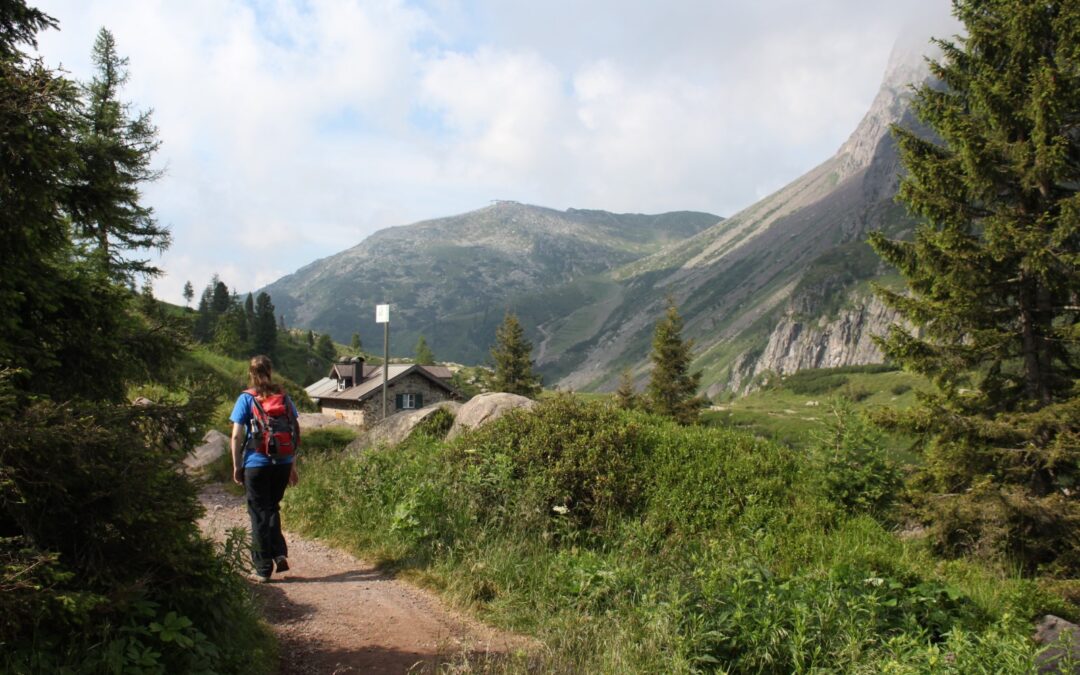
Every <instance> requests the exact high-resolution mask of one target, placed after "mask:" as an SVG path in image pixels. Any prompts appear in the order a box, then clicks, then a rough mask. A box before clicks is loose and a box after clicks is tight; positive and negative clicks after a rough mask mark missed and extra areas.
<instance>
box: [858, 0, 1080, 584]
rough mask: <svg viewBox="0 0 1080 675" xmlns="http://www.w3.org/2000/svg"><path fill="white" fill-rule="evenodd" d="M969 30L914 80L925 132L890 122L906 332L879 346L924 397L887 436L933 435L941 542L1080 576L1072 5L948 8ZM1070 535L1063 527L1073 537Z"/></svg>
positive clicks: (932, 479)
mask: <svg viewBox="0 0 1080 675" xmlns="http://www.w3.org/2000/svg"><path fill="white" fill-rule="evenodd" d="M954 13H955V14H956V16H957V17H958V18H959V19H960V20H961V21H962V22H963V23H964V25H965V27H966V31H967V36H966V37H963V38H958V39H957V40H956V41H955V42H952V41H944V40H942V41H938V45H939V46H940V47H941V48H942V50H943V54H944V56H943V60H942V61H941V62H939V63H932V64H931V70H932V73H933V75H934V76H935V78H936V79H937V80H938V81H939V82H940V83H941V85H940V86H939V85H938V84H926V85H924V86H922V87H920V88H919V89H918V91H917V95H916V97H915V103H914V106H915V111H916V113H917V114H918V116H919V118H920V119H921V120H922V121H923V122H924V123H925V124H927V125H928V126H929V127H930V128H932V129H933V130H934V132H936V134H937V137H936V138H926V137H924V136H922V135H920V134H919V133H917V132H915V131H911V130H907V129H903V128H895V129H894V134H895V136H896V138H897V141H898V143H899V146H900V151H901V157H902V160H903V163H904V166H905V168H906V169H907V175H906V176H905V177H904V179H903V181H902V183H901V188H900V198H901V199H902V200H903V201H904V202H905V203H906V204H907V205H908V207H909V208H910V209H911V210H912V211H913V212H914V213H915V214H917V215H919V216H921V217H922V218H923V219H924V221H923V224H921V225H920V226H919V227H918V228H917V229H916V231H915V235H914V240H913V241H894V240H888V239H886V238H885V237H884V236H882V235H881V234H875V235H873V236H872V238H871V243H872V245H873V246H874V248H875V249H876V250H877V251H878V253H879V254H880V255H881V256H882V257H883V258H884V259H885V260H887V261H888V262H890V263H892V264H893V265H894V266H895V267H896V268H897V269H898V270H899V271H900V273H901V274H902V275H903V276H904V278H905V280H906V281H907V285H908V292H907V293H900V292H894V291H889V290H887V289H884V288H878V289H877V291H878V293H879V295H880V296H881V297H882V298H883V299H884V300H885V302H886V303H888V304H889V305H890V306H892V307H893V308H895V309H896V310H898V311H899V312H900V314H901V315H902V316H903V317H904V318H906V319H907V320H908V321H910V322H911V323H912V324H914V325H916V326H918V327H919V328H920V329H921V332H920V333H912V332H910V331H908V330H906V329H905V328H903V327H901V326H893V327H892V329H891V330H890V332H889V334H888V335H887V337H886V338H885V339H884V340H882V341H881V345H882V347H883V349H884V351H885V353H886V354H887V355H888V356H889V357H890V358H892V359H894V360H895V361H897V362H898V363H901V364H903V365H904V367H905V368H907V369H909V370H913V371H915V372H919V373H923V374H925V375H926V376H928V377H929V378H930V379H931V380H932V381H933V382H934V384H935V385H936V391H935V392H934V393H932V394H927V395H926V396H924V397H922V400H921V405H920V406H919V407H918V408H917V409H915V410H913V411H911V412H909V413H906V414H901V413H893V414H889V415H883V416H882V417H881V419H882V421H883V422H885V423H886V424H888V425H891V426H897V427H903V428H907V429H911V430H915V431H918V432H921V433H923V434H925V435H926V438H928V444H927V448H926V449H927V463H926V471H925V472H924V473H923V474H922V476H921V480H922V486H923V487H924V488H925V489H927V490H929V491H932V492H936V493H938V494H939V496H938V497H936V498H933V499H930V500H928V503H927V504H926V505H925V506H926V508H927V517H928V518H930V519H931V520H932V522H933V523H934V525H935V528H934V532H935V533H936V535H937V541H938V543H939V544H941V545H942V547H943V548H946V549H950V550H952V551H955V552H961V551H963V550H967V549H969V548H970V549H978V550H981V551H986V550H994V551H996V552H999V553H1004V554H1006V555H1010V556H1015V557H1017V558H1019V559H1022V560H1024V561H1026V562H1027V563H1028V564H1030V565H1039V564H1047V563H1054V564H1056V565H1058V566H1059V567H1064V568H1068V569H1071V570H1072V571H1076V570H1080V551H1078V549H1077V547H1076V540H1075V532H1076V531H1077V529H1078V528H1080V502H1078V496H1080V491H1077V489H1076V486H1077V484H1078V482H1080V471H1078V459H1080V426H1078V423H1077V420H1078V419H1080V398H1078V394H1080V388H1078V385H1080V380H1078V378H1080V368H1078V364H1077V358H1078V355H1080V302H1078V298H1080V273H1078V270H1080V194H1078V186H1080V134H1078V132H1077V128H1078V126H1077V124H1078V120H1080V5H1078V4H1077V3H1075V2H1062V1H1055V0H1047V1H1046V2H1037V3H1033V2H1025V1H1024V0H994V1H990V0H957V1H956V2H954ZM1070 533H1072V534H1070Z"/></svg>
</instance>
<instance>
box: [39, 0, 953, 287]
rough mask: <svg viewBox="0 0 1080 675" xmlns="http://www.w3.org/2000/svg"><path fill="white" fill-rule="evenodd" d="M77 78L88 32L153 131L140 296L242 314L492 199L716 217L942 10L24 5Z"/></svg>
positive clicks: (436, 0) (833, 4)
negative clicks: (385, 230) (905, 30)
mask: <svg viewBox="0 0 1080 675" xmlns="http://www.w3.org/2000/svg"><path fill="white" fill-rule="evenodd" d="M40 4H41V6H42V8H43V9H44V10H45V11H47V12H49V13H50V14H53V15H54V16H56V17H57V18H58V19H59V20H60V21H61V29H62V30H61V31H60V32H59V33H51V34H46V35H43V36H42V39H41V51H42V54H43V55H44V56H45V58H46V59H47V60H48V61H49V62H51V63H60V62H63V64H64V65H65V67H67V68H68V69H69V70H70V71H71V72H72V74H73V75H74V76H76V77H79V78H86V77H87V76H89V74H90V69H89V58H88V55H89V50H90V46H91V44H92V42H93V37H94V34H95V33H96V31H97V29H98V27H99V26H102V25H104V26H107V27H108V28H109V29H110V30H112V31H113V33H114V34H115V36H116V38H117V43H118V47H119V49H120V51H121V53H122V54H126V55H128V56H129V57H130V59H131V76H132V78H131V82H130V83H129V86H128V88H127V90H126V91H125V96H126V97H127V98H128V99H130V100H132V101H134V102H135V104H136V106H137V107H140V108H147V107H152V108H153V109H154V119H155V121H156V123H157V124H158V127H159V129H160V135H161V140H162V141H163V145H162V149H161V151H160V153H159V156H158V161H159V162H160V164H161V165H162V166H164V167H166V168H167V174H166V176H165V177H164V178H163V179H162V180H161V181H160V182H158V183H157V184H155V185H152V186H149V187H148V188H147V190H146V193H145V194H146V200H147V202H148V203H149V204H151V205H153V206H154V207H155V208H156V209H157V211H158V214H159V216H160V218H161V220H162V222H164V223H166V224H169V225H171V226H172V228H173V234H174V240H175V243H174V246H173V249H172V250H171V251H169V252H167V253H166V254H165V255H164V256H163V258H162V260H161V263H162V265H163V266H164V267H165V268H166V270H167V271H168V272H169V275H168V276H167V277H166V278H164V279H162V280H159V281H158V283H157V288H158V290H159V293H160V294H162V295H163V296H165V297H168V298H169V299H173V300H178V299H179V297H180V289H181V287H182V285H183V282H184V281H185V280H187V279H190V280H191V281H192V282H193V283H194V284H195V286H196V287H201V286H202V284H204V283H205V282H206V280H207V279H209V276H210V274H212V273H213V272H214V271H217V272H219V273H220V274H221V276H222V278H223V279H224V280H225V281H226V283H228V284H229V285H230V287H235V288H238V289H240V290H248V289H251V288H255V287H257V286H260V285H262V284H264V283H266V282H268V281H271V280H273V279H274V278H276V277H277V276H280V275H281V274H283V273H287V272H289V271H292V270H295V269H296V268H298V267H300V266H302V265H304V264H306V263H308V262H310V261H311V260H313V259H314V258H317V257H322V256H325V255H329V254H332V253H334V252H337V251H339V250H342V249H344V248H347V247H348V246H352V245H355V244H356V243H358V242H359V241H360V240H361V239H362V238H363V237H364V236H366V235H367V234H370V233H371V232H373V231H374V230H376V229H379V228H381V227H385V226H388V225H396V224H403V223H407V222H411V221H414V220H418V219H420V218H428V217H438V216H442V215H450V214H452V213H457V212H460V211H463V210H467V209H471V208H477V207H480V206H483V205H484V204H485V203H487V200H489V199H492V198H512V199H520V200H522V201H531V202H536V203H541V204H545V205H549V206H553V207H558V208H563V207H566V206H582V207H592V208H605V209H611V210H625V211H659V210H673V209H682V208H693V209H702V210H711V211H713V212H717V213H720V214H721V215H728V214H730V213H732V212H734V211H735V210H737V209H738V208H740V207H742V206H745V205H746V204H748V203H750V202H752V201H754V200H755V199H756V198H758V197H759V196H760V194H761V192H762V191H771V190H773V189H776V188H777V187H780V186H781V185H782V184H784V183H785V182H787V181H788V180H790V179H792V178H794V177H795V176H797V175H798V174H799V173H801V172H803V171H805V170H807V169H809V168H810V167H811V166H813V165H814V164H816V163H817V162H819V161H821V160H823V159H825V157H827V156H828V155H829V154H830V153H832V152H833V151H834V150H835V149H836V148H837V147H838V146H839V145H840V143H842V142H843V140H844V139H845V138H846V136H847V134H848V133H849V132H850V131H851V130H852V129H853V127H854V125H855V124H856V123H857V121H858V119H859V118H860V117H861V115H862V113H863V112H864V111H865V109H866V107H867V106H868V105H869V103H870V100H871V99H872V98H873V95H874V93H875V92H876V88H877V83H878V79H879V78H880V75H881V73H882V71H883V69H884V65H885V59H886V58H887V56H888V53H889V48H890V46H891V43H892V40H893V39H894V37H895V36H896V34H897V33H898V32H899V28H900V26H901V24H902V23H904V22H906V21H909V20H912V19H915V18H917V19H918V20H920V21H923V20H925V16H923V15H935V16H936V15H940V14H943V13H944V12H945V11H946V9H947V3H946V2H945V0H913V1H912V2H910V3H886V2H860V1H858V0H826V1H824V2H821V3H814V4H813V5H812V6H808V5H807V4H806V3H804V2H801V0H769V1H768V2H764V1H763V2H759V3H741V2H740V3H736V2H716V1H715V0H708V1H706V0H687V1H686V2H681V3H675V4H671V3H652V2H645V1H639V2H627V1H625V0H620V1H619V2H615V0H596V1H594V2H590V3H577V2H569V1H568V0H551V1H550V2H546V3H527V4H518V3H505V2H502V1H501V0H500V1H495V0H474V1H473V2H469V3H464V2H457V1H456V0H428V1H427V2H421V3H420V4H416V3H407V2H404V1H399V0H306V1H304V2H301V1H300V0H250V1H244V0H190V1H188V2H183V3H178V2H171V1H168V0H41V1H40Z"/></svg>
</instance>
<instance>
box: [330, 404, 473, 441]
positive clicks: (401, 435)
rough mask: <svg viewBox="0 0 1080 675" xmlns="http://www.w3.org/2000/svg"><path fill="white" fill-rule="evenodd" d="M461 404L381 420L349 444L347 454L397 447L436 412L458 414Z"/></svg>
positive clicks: (433, 405)
mask: <svg viewBox="0 0 1080 675" xmlns="http://www.w3.org/2000/svg"><path fill="white" fill-rule="evenodd" d="M459 408H461V404H460V403H458V402H456V401H441V402H439V403H433V404H431V405H429V406H426V407H423V408H420V409H418V410H405V411H402V412H399V413H396V414H394V415H391V416H389V417H387V418H386V419H382V420H379V421H378V422H377V423H376V424H375V425H374V426H372V427H371V428H370V429H368V430H367V431H365V432H364V433H362V434H360V435H359V436H358V437H357V438H356V440H354V441H353V442H352V443H349V445H348V447H346V448H345V450H346V452H355V451H359V450H363V449H364V448H370V447H372V446H375V445H397V444H398V443H400V442H402V441H404V440H405V439H406V438H408V437H409V434H411V433H412V432H413V430H414V429H416V426H417V425H418V424H420V423H421V422H423V421H424V420H426V419H427V418H428V417H430V416H431V415H432V414H434V413H435V411H436V410H439V409H445V410H449V411H450V414H456V413H457V411H458V409H459Z"/></svg>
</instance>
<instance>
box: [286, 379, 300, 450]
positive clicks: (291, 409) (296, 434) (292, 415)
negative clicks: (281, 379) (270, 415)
mask: <svg viewBox="0 0 1080 675" xmlns="http://www.w3.org/2000/svg"><path fill="white" fill-rule="evenodd" d="M285 410H287V411H288V413H289V419H290V420H292V428H293V431H292V436H293V456H294V457H295V456H296V451H297V450H299V449H300V418H299V417H297V415H296V406H295V405H293V402H292V399H291V398H289V394H288V392H286V393H285Z"/></svg>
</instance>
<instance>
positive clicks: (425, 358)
mask: <svg viewBox="0 0 1080 675" xmlns="http://www.w3.org/2000/svg"><path fill="white" fill-rule="evenodd" d="M416 362H417V363H419V364H420V365H422V366H430V365H433V364H434V363H435V353H434V352H432V351H431V347H428V343H427V340H425V339H424V336H423V335H421V336H420V339H419V340H417V341H416Z"/></svg>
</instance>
